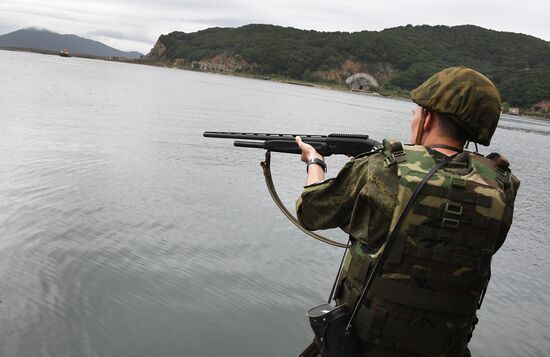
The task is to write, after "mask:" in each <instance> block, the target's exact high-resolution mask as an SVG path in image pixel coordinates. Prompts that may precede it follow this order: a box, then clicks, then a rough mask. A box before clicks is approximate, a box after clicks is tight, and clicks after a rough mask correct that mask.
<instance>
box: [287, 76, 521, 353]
mask: <svg viewBox="0 0 550 357" xmlns="http://www.w3.org/2000/svg"><path fill="white" fill-rule="evenodd" d="M411 99H412V100H413V102H415V103H416V105H415V106H414V108H413V115H412V121H411V132H412V139H411V140H412V141H413V142H414V145H402V144H401V143H399V142H396V141H388V140H385V141H384V145H383V147H381V148H380V149H378V150H375V151H373V152H371V153H365V154H363V155H360V156H357V157H355V158H353V159H352V160H351V161H350V162H348V163H347V164H346V165H345V166H344V167H343V168H342V170H341V171H340V172H339V174H338V176H337V177H336V178H333V179H329V180H325V178H324V173H325V171H326V165H325V163H324V160H323V157H322V156H321V155H319V154H318V153H317V152H316V151H315V149H314V148H313V147H312V146H310V145H308V144H305V143H303V142H302V140H301V139H300V138H297V139H296V141H297V143H298V145H299V146H300V148H301V150H302V158H301V159H302V161H304V162H306V163H307V181H306V186H305V188H304V191H303V193H302V195H301V197H300V198H299V199H298V201H297V208H296V209H297V215H298V219H299V220H300V222H301V224H303V225H304V226H305V227H306V228H308V229H311V230H317V229H327V228H335V227H340V228H341V229H342V230H344V231H345V232H346V233H348V234H349V235H350V242H351V246H350V248H349V251H348V253H347V255H346V257H345V260H344V264H343V267H342V270H341V273H340V278H339V281H338V285H337V288H336V292H335V296H334V298H335V301H336V303H337V304H344V303H345V304H347V305H348V306H349V307H351V308H352V309H353V307H354V306H355V304H356V303H357V301H358V299H359V296H360V295H361V293H362V291H363V288H364V286H365V282H366V281H367V279H369V276H370V274H371V272H372V270H373V266H374V264H375V262H376V260H377V259H378V258H379V257H380V256H384V258H382V259H383V262H381V269H380V270H379V271H377V272H376V274H374V275H373V282H372V285H371V288H370V289H369V291H368V292H367V294H366V298H365V299H364V300H363V302H362V304H361V306H360V307H359V309H358V312H357V316H356V318H355V319H354V320H353V324H352V329H351V331H352V333H354V334H355V335H356V336H357V337H358V338H359V355H361V356H371V357H372V356H469V355H470V352H469V350H468V348H467V345H468V342H469V340H470V338H471V334H472V331H473V329H474V327H475V324H476V323H477V317H476V310H477V309H478V308H479V307H480V306H481V302H482V300H483V296H484V294H485V291H486V289H487V285H488V282H489V278H490V268H491V266H490V265H491V257H492V255H493V254H494V253H495V252H496V251H497V250H498V249H499V248H500V246H501V245H502V243H503V242H504V239H505V238H506V235H507V233H508V230H509V229H510V225H511V224H512V214H513V208H514V199H515V196H516V192H517V189H518V187H519V180H518V179H517V178H516V177H515V176H513V175H512V174H511V172H510V169H509V167H508V162H507V161H506V159H505V158H504V157H503V156H501V155H499V154H496V153H493V154H490V155H488V156H486V157H484V156H481V155H479V154H477V153H474V152H469V151H463V147H464V145H465V143H466V142H467V141H471V142H474V143H480V144H483V145H486V146H488V145H489V142H490V140H491V137H492V135H493V133H494V131H495V129H496V127H497V123H498V119H499V115H500V96H499V93H498V91H497V89H496V88H495V86H494V84H493V83H492V82H491V81H490V80H489V79H488V78H487V77H485V76H483V75H482V74H480V73H478V72H476V71H474V70H472V69H468V68H464V67H451V68H448V69H445V70H443V71H441V72H439V73H437V74H435V75H434V76H432V77H431V78H430V79H428V80H427V81H426V82H424V83H423V84H422V85H420V86H419V87H418V88H416V89H415V90H413V91H412V92H411ZM476 147H477V146H476ZM438 164H439V165H441V168H440V169H437V167H436V168H434V166H435V165H438ZM432 169H433V170H432ZM431 170H432V171H434V172H433V176H431V178H430V179H428V180H427V182H426V183H425V184H423V186H421V188H420V190H419V193H418V196H416V199H413V200H410V199H411V197H412V196H413V192H414V191H415V190H416V189H417V187H418V186H419V183H420V182H421V180H422V179H423V178H424V177H426V175H427V174H428V172H429V171H431ZM409 200H410V201H411V203H410V204H408V203H409ZM406 206H410V207H408V208H405V207H406ZM401 215H403V218H401V219H400V217H401ZM400 220H401V222H400V223H399V224H398V221H400ZM394 231H395V232H394ZM392 232H394V233H393V236H394V238H393V244H391V246H390V248H389V249H388V251H387V252H385V253H387V254H385V255H382V254H381V253H382V251H383V248H384V246H385V242H386V240H387V238H388V237H389V236H390V235H391V234H392ZM328 343H330V341H329V342H328Z"/></svg>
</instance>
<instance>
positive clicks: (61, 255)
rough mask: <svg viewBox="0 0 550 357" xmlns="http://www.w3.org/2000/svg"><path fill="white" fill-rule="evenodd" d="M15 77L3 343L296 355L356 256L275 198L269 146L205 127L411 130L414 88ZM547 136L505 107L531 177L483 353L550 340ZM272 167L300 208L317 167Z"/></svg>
mask: <svg viewBox="0 0 550 357" xmlns="http://www.w3.org/2000/svg"><path fill="white" fill-rule="evenodd" d="M0 74H1V80H0V93H1V95H0V300H1V303H0V355H1V356H295V355H297V353H298V352H299V351H301V350H302V349H303V347H304V346H305V345H306V344H307V343H308V342H309V341H310V339H311V336H312V335H311V333H310V329H309V327H308V324H307V321H306V318H305V312H306V311H307V310H308V308H310V307H312V306H313V305H316V304H319V303H322V302H324V300H325V299H326V297H327V295H328V292H329V290H330V286H331V283H332V279H333V277H334V274H335V273H336V270H337V267H338V263H339V258H340V254H341V251H340V250H339V249H338V248H333V247H330V246H325V245H323V244H322V243H318V242H317V241H314V240H312V239H310V238H307V237H305V236H304V235H303V234H302V233H300V232H299V231H298V230H297V229H296V228H294V227H293V226H291V225H290V223H288V222H287V221H286V219H285V218H284V217H283V216H282V214H281V213H280V212H279V211H278V210H277V208H276V207H275V205H274V204H273V203H272V201H271V200H270V198H269V196H268V193H267V190H266V188H265V187H264V181H263V176H262V174H261V169H260V166H259V162H260V161H261V160H262V159H263V152H262V151H260V150H252V149H237V148H234V147H233V146H232V143H231V142H230V141H227V140H213V139H210V140H208V139H204V138H203V137H202V132H203V131H205V130H227V131H235V130H238V131H263V132H300V133H312V134H327V133H331V132H355V133H368V134H370V135H372V136H373V137H376V138H384V137H394V138H399V139H402V140H408V136H409V134H408V133H409V119H410V115H411V108H412V105H411V104H410V103H408V102H404V101H395V100H389V99H383V98H377V97H370V96H365V95H358V94H350V93H343V92H335V91H328V90H320V89H314V88H309V87H301V86H293V85H286V84H279V83H273V82H268V81H258V80H248V79H242V78H232V77H228V76H220V75H212V74H204V73H195V72H187V71H181V70H172V69H165V68H155V67H146V66H139V65H129V64H122V63H112V62H102V61H92V60H85V59H78V58H61V57H56V56H44V55H37V54H28V53H16V52H6V51H0ZM549 140H550V124H549V123H548V122H542V121H539V120H534V119H521V118H517V117H507V116H504V117H503V118H502V119H501V123H500V128H499V129H498V130H497V133H496V135H495V137H494V139H493V145H492V147H491V149H490V151H499V152H502V153H506V154H507V156H508V157H509V159H510V161H511V164H512V167H513V168H514V170H515V173H516V175H517V176H518V177H520V179H521V180H522V186H521V188H520V192H519V195H518V199H517V201H516V214H515V219H514V224H513V227H512V229H511V231H510V234H509V236H508V240H507V241H506V243H505V245H504V246H503V247H502V249H501V250H500V251H499V252H498V254H497V255H496V256H495V257H494V260H493V262H494V263H493V266H494V272H493V278H492V280H491V284H490V287H489V291H488V293H487V296H486V299H485V303H484V306H483V309H482V311H481V313H480V319H481V322H480V324H479V325H478V326H477V328H476V331H475V335H474V338H473V339H472V342H471V349H472V352H473V354H474V356H497V355H498V356H547V355H548V351H550V337H549V333H548V332H549V331H550V316H549V314H548V312H549V311H550V283H549V279H548V276H550V268H549V264H548V260H549V259H550V245H549V243H548V242H547V237H548V236H549V228H548V216H549V213H550V210H549V207H550V204H549V202H550V193H549V188H550V187H549V185H548V178H549V177H550V166H549V165H547V164H546V162H547V161H548V157H549V155H550V145H549ZM482 151H483V152H485V153H488V152H490V151H489V149H487V148H483V150H482ZM344 160H345V159H344V158H329V159H328V164H329V175H335V174H336V173H337V172H338V168H339V167H340V166H341V165H342V164H343V163H344V162H345V161H344ZM273 171H274V175H275V176H274V180H275V181H276V185H277V187H278V190H279V193H280V194H281V196H282V198H283V200H284V201H285V203H286V204H287V205H288V206H292V205H293V202H294V200H295V198H296V197H297V196H298V195H299V193H300V191H301V187H302V185H303V183H304V179H305V173H304V166H303V164H302V163H301V162H299V159H298V156H295V155H284V154H279V155H274V158H273ZM328 235H330V236H331V237H333V238H335V239H340V240H344V239H345V237H344V235H343V234H342V233H341V232H339V231H338V230H333V231H330V232H329V233H328Z"/></svg>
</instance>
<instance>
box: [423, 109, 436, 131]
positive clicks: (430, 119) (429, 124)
mask: <svg viewBox="0 0 550 357" xmlns="http://www.w3.org/2000/svg"><path fill="white" fill-rule="evenodd" d="M425 115H426V118H425V119H424V131H428V130H430V129H432V128H433V125H434V120H435V118H434V113H433V112H432V111H429V110H427V111H426V114H425Z"/></svg>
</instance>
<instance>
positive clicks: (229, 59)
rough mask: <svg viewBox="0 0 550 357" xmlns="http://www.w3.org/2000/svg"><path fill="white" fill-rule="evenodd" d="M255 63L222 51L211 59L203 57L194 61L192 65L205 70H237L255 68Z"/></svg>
mask: <svg viewBox="0 0 550 357" xmlns="http://www.w3.org/2000/svg"><path fill="white" fill-rule="evenodd" d="M255 66H256V65H255V64H250V63H248V62H247V61H245V60H244V59H243V58H242V57H240V56H238V55H233V54H229V53H220V54H217V55H216V56H214V57H212V58H210V59H203V60H202V61H197V62H193V63H192V67H193V68H196V69H200V70H203V71H212V72H235V71H243V70H249V69H252V68H254V67H255Z"/></svg>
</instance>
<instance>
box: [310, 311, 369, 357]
mask: <svg viewBox="0 0 550 357" xmlns="http://www.w3.org/2000/svg"><path fill="white" fill-rule="evenodd" d="M307 316H308V318H309V323H310V325H311V328H312V329H313V332H314V334H315V339H314V341H315V343H316V345H317V347H318V348H319V351H320V352H321V356H323V357H341V356H347V357H355V356H359V340H358V338H357V336H356V335H355V334H352V333H350V332H347V331H346V326H347V324H348V322H349V320H350V317H351V311H350V309H349V307H348V306H347V305H346V304H343V305H338V306H336V307H333V306H332V305H330V304H322V305H319V306H315V307H314V308H312V309H310V310H309V311H308V313H307Z"/></svg>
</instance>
